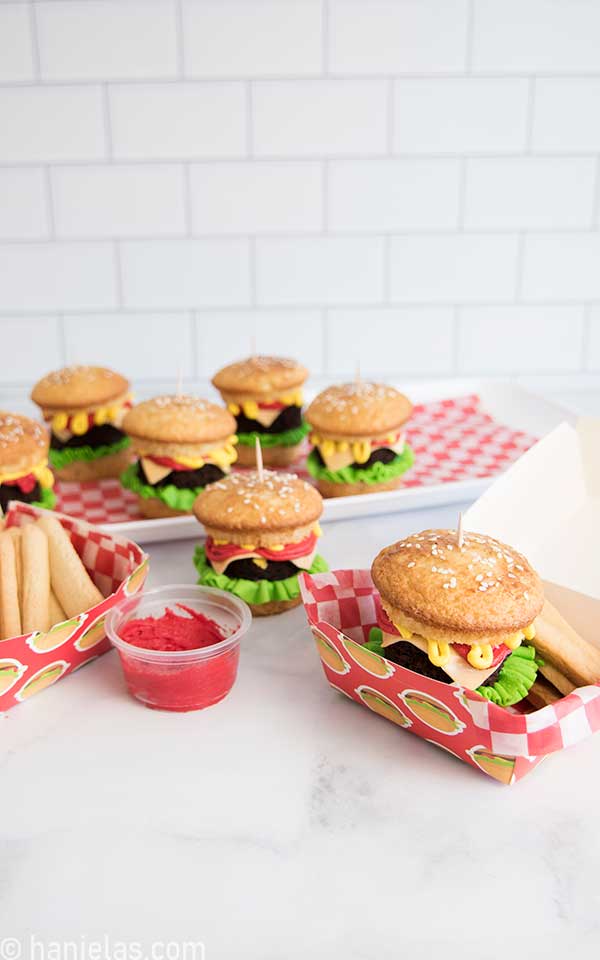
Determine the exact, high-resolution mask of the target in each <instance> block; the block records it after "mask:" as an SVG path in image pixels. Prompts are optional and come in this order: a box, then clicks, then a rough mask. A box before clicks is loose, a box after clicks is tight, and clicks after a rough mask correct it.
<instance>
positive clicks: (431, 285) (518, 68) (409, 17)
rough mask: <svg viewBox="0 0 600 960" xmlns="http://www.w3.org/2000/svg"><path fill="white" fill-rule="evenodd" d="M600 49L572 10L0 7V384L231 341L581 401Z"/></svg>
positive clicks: (599, 190)
mask: <svg viewBox="0 0 600 960" xmlns="http://www.w3.org/2000/svg"><path fill="white" fill-rule="evenodd" d="M598 36H600V2H598V3H595V2H593V0H0V334H1V337H0V342H3V343H6V342H7V341H10V342H11V363H10V364H5V365H4V369H3V370H0V382H4V384H5V386H6V388H7V390H9V391H10V390H13V391H14V390H16V389H18V388H17V387H15V386H14V384H15V383H18V382H20V381H22V382H24V383H25V382H31V380H32V379H33V378H35V376H37V375H39V373H41V372H43V370H45V369H46V368H47V367H50V366H55V365H57V364H59V363H60V362H62V361H63V360H64V359H65V352H66V358H67V359H68V360H73V361H75V360H77V359H95V360H99V361H100V362H106V363H108V364H113V363H114V364H115V365H117V366H118V365H119V358H121V359H122V361H123V363H124V365H125V366H126V368H127V370H128V371H129V372H130V373H132V374H133V376H134V377H135V378H136V379H138V380H144V379H146V380H147V381H148V384H147V387H148V389H149V390H152V389H153V388H154V387H153V385H156V383H157V381H158V380H165V378H166V379H167V380H169V378H170V379H172V380H173V381H175V379H176V376H177V372H178V371H181V374H182V375H183V376H184V377H186V379H187V378H191V377H197V376H199V375H202V376H207V375H209V374H211V373H212V372H213V371H214V369H215V368H216V367H217V366H219V365H220V364H222V363H225V362H227V361H230V360H232V359H234V358H235V357H236V356H240V355H244V354H247V353H248V352H249V350H250V349H251V338H252V337H254V338H255V340H256V346H257V349H259V350H262V351H268V352H275V353H281V354H286V353H288V354H292V355H294V356H297V357H299V359H301V360H302V361H304V362H305V364H306V365H307V366H308V367H309V368H310V370H311V372H312V373H314V374H317V375H319V374H323V373H326V374H327V376H330V377H336V376H338V375H340V376H342V375H343V376H350V375H352V374H353V373H354V371H355V365H356V359H357V357H358V356H359V355H360V360H361V367H362V370H363V372H364V373H365V374H367V375H372V376H377V375H380V376H385V377H386V378H390V379H398V378H403V377H408V376H413V375H414V376H421V377H423V376H437V375H441V376H446V375H448V374H452V373H453V372H454V371H455V367H457V366H458V367H459V368H460V371H462V372H464V373H467V374H478V373H483V374H484V375H485V374H493V375H496V374H498V375H509V374H513V373H516V374H518V375H520V376H522V377H526V378H528V379H531V378H533V377H534V376H535V375H536V374H537V375H538V376H539V377H542V378H543V377H546V378H556V376H558V375H561V376H571V375H572V374H577V375H578V376H581V377H582V378H583V379H586V383H589V382H591V381H592V380H593V377H594V376H595V375H596V372H597V371H600V306H597V304H600V269H599V264H600V58H599V56H598V50H597V48H598V42H597V41H598ZM584 317H585V322H584ZM3 318H4V319H3ZM20 318H22V319H20ZM21 332H23V333H24V334H25V335H24V336H21V335H20V333H21ZM18 334H19V335H18ZM457 334H460V336H458V335H457ZM17 341H18V349H17V352H16V353H15V348H14V345H13V343H15V342H17ZM144 390H146V387H144ZM5 392H6V391H5Z"/></svg>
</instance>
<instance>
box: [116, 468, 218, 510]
mask: <svg viewBox="0 0 600 960" xmlns="http://www.w3.org/2000/svg"><path fill="white" fill-rule="evenodd" d="M119 479H120V481H121V484H122V486H124V487H126V488H127V490H131V491H132V492H133V493H137V495H138V496H139V497H143V498H144V500H152V499H154V500H162V502H163V503H166V505H167V506H168V507H170V508H171V510H181V511H182V512H184V513H190V512H191V509H192V507H193V505H194V500H195V499H196V497H197V496H198V494H199V493H202V491H203V490H204V487H191V488H189V489H187V490H182V489H180V488H179V487H176V486H175V485H174V484H173V483H167V484H166V485H165V486H164V487H153V486H152V484H150V483H144V481H143V480H141V479H140V476H139V474H138V471H137V463H130V464H129V466H128V467H127V470H125V471H124V472H123V473H122V474H121V476H120V478H119Z"/></svg>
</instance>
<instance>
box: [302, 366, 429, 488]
mask: <svg viewBox="0 0 600 960" xmlns="http://www.w3.org/2000/svg"><path fill="white" fill-rule="evenodd" d="M411 412H412V404H411V402H410V400H409V399H408V398H407V397H405V396H404V394H403V393H400V391H399V390H396V389H395V388H394V387H390V386H386V385H384V384H380V383H367V382H365V381H362V380H357V381H356V382H355V383H344V384H340V385H338V386H334V387H328V388H327V389H326V390H323V392H322V393H319V394H318V396H316V397H315V399H314V400H313V402H312V403H311V404H310V406H309V408H308V410H307V411H306V419H307V421H308V423H309V425H310V428H311V431H312V432H311V435H310V441H311V443H312V445H313V449H312V451H311V452H310V454H309V456H308V460H307V464H306V465H307V468H308V471H309V473H310V474H311V476H313V477H314V478H315V480H316V481H317V486H318V488H319V490H320V491H321V493H322V494H323V496H324V497H348V496H352V495H354V494H358V493H375V492H376V491H378V490H394V489H395V488H396V487H399V486H400V485H401V484H402V478H403V475H404V474H405V473H406V471H407V470H408V469H409V468H410V467H411V466H412V464H413V462H414V455H413V452H412V450H411V448H410V447H409V446H408V444H407V442H406V434H405V430H404V425H405V423H406V421H407V420H408V418H409V417H410V414H411Z"/></svg>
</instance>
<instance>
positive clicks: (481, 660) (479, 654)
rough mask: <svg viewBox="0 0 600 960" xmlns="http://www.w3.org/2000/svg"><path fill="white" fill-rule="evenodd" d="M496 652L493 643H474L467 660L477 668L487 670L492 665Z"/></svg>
mask: <svg viewBox="0 0 600 960" xmlns="http://www.w3.org/2000/svg"><path fill="white" fill-rule="evenodd" d="M493 659H494V652H493V650H492V645H491V643H473V644H472V645H471V649H470V650H469V652H468V654H467V661H468V662H469V663H470V664H471V666H472V667H475V669H476V670H487V668H488V667H491V665H492V660H493Z"/></svg>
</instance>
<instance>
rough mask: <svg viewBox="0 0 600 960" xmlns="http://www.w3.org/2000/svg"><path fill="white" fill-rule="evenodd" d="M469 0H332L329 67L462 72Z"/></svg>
mask: <svg viewBox="0 0 600 960" xmlns="http://www.w3.org/2000/svg"><path fill="white" fill-rule="evenodd" d="M467 9H468V4H467V0H369V2H368V3H365V2H364V0H332V2H331V3H330V14H329V63H330V69H331V71H332V72H333V73H345V74H352V73H360V74H365V73H373V74H381V73H391V74H403V73H434V74H435V73H450V72H461V71H462V70H463V69H464V67H465V60H466V53H467Z"/></svg>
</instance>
